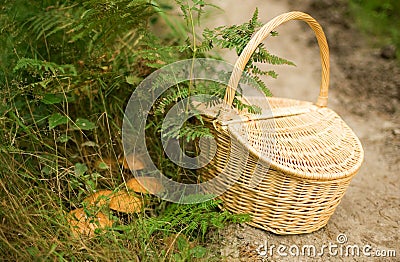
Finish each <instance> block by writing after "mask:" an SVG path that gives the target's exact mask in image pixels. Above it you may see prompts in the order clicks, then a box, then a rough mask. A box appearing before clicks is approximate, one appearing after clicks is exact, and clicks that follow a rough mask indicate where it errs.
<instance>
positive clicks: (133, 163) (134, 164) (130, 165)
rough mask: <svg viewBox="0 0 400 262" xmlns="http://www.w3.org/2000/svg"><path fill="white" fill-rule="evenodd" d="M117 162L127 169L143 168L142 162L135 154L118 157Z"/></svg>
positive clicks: (136, 169)
mask: <svg viewBox="0 0 400 262" xmlns="http://www.w3.org/2000/svg"><path fill="white" fill-rule="evenodd" d="M119 163H120V164H122V165H123V167H124V168H125V169H129V170H132V171H138V170H142V169H144V168H145V165H144V163H143V162H142V161H141V160H140V159H139V157H138V156H137V155H136V154H133V153H131V154H129V155H127V156H125V157H121V158H120V159H119Z"/></svg>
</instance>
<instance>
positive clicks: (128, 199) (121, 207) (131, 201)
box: [110, 191, 143, 213]
mask: <svg viewBox="0 0 400 262" xmlns="http://www.w3.org/2000/svg"><path fill="white" fill-rule="evenodd" d="M142 207H143V203H142V200H141V199H140V198H138V197H136V196H134V195H132V194H129V193H128V192H126V191H121V192H118V193H117V194H115V195H114V196H113V198H112V199H111V201H110V209H112V210H115V211H118V212H123V213H138V212H140V211H141V210H142Z"/></svg>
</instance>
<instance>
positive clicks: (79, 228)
mask: <svg viewBox="0 0 400 262" xmlns="http://www.w3.org/2000/svg"><path fill="white" fill-rule="evenodd" d="M67 221H68V224H69V225H70V227H71V231H72V234H73V235H74V236H75V237H79V236H81V235H84V236H88V237H92V236H94V231H95V230H96V229H97V228H105V227H111V226H112V224H113V222H112V221H111V220H110V219H109V218H108V217H107V216H106V215H105V214H103V213H102V212H98V213H97V214H96V215H95V216H93V217H92V216H87V214H86V213H85V211H84V209H83V208H78V209H75V210H72V211H71V212H69V216H68V218H67Z"/></svg>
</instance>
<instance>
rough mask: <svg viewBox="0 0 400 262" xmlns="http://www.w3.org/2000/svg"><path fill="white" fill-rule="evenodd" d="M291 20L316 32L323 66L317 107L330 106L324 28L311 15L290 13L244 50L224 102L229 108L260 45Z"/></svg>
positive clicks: (253, 38)
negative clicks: (302, 23)
mask: <svg viewBox="0 0 400 262" xmlns="http://www.w3.org/2000/svg"><path fill="white" fill-rule="evenodd" d="M290 20H301V21H304V22H306V23H307V24H308V25H309V26H310V27H311V29H312V30H313V31H314V33H315V35H316V37H317V40H318V45H319V49H320V56H321V65H322V79H321V86H320V91H319V96H318V100H317V103H316V104H317V106H319V107H326V106H327V104H328V88H329V48H328V43H327V41H326V37H325V34H324V31H323V30H322V27H321V26H320V24H318V22H317V21H316V20H315V19H314V18H312V17H311V16H310V15H308V14H306V13H303V12H297V11H294V12H289V13H284V14H281V15H279V16H277V17H275V18H274V19H272V20H271V21H269V22H268V23H267V24H265V25H264V26H263V27H262V28H261V29H260V30H259V31H258V32H257V33H256V34H255V35H254V36H253V37H252V38H251V40H250V41H249V42H248V43H247V45H246V47H245V48H244V49H243V51H242V53H241V54H240V56H239V58H238V59H237V61H236V63H235V68H234V70H233V72H232V75H231V77H230V79H229V83H228V86H227V88H226V91H225V97H224V101H225V103H226V104H228V105H229V106H231V105H232V102H233V99H234V97H235V93H236V88H237V86H238V84H239V80H240V77H241V75H242V72H243V69H244V67H245V66H246V64H247V62H248V61H249V59H250V57H251V55H252V54H253V52H254V51H255V50H256V49H257V47H258V45H259V44H260V43H261V42H262V41H263V40H264V39H265V38H267V37H268V36H269V35H270V33H271V31H273V30H274V29H275V28H276V27H278V26H279V25H281V24H283V23H286V22H288V21H290Z"/></svg>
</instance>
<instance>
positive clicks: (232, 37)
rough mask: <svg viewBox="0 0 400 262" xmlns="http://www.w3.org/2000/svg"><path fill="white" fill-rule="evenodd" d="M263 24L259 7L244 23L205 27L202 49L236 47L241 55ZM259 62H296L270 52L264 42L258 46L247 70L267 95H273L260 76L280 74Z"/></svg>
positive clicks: (288, 63) (273, 33)
mask: <svg viewBox="0 0 400 262" xmlns="http://www.w3.org/2000/svg"><path fill="white" fill-rule="evenodd" d="M261 25H262V24H261V23H260V21H259V20H258V9H256V10H255V12H254V14H253V16H252V18H251V19H250V21H249V22H247V23H244V24H242V25H232V26H221V27H217V28H215V29H213V30H210V29H205V30H204V33H203V37H204V41H203V43H202V45H200V47H201V49H200V50H206V51H209V50H210V49H211V48H214V47H221V48H228V49H234V50H235V51H236V53H237V55H240V54H241V52H242V51H243V49H244V48H245V46H246V45H247V43H248V42H249V41H250V39H251V37H252V35H253V34H254V33H255V32H256V31H257V30H258V29H259V28H260V27H261ZM271 35H272V36H277V35H278V33H277V32H272V33H271ZM257 62H260V63H268V64H272V65H294V63H293V62H291V61H289V60H286V59H284V58H280V57H278V56H275V55H272V54H270V53H269V52H268V50H267V49H266V48H265V46H264V44H262V43H261V44H260V45H259V46H258V47H257V49H256V51H255V52H254V53H253V54H252V56H251V57H250V59H249V62H248V63H247V65H246V66H245V71H246V72H248V73H249V77H250V78H252V79H253V80H254V81H255V83H257V85H255V86H257V87H259V89H260V90H261V91H262V92H263V93H264V94H266V95H267V96H271V95H272V94H271V92H270V91H269V89H268V88H267V86H266V85H265V83H264V82H263V81H261V79H260V76H262V75H265V76H270V77H273V78H277V76H278V75H277V74H276V73H275V71H273V70H268V71H265V70H262V69H260V68H259V67H258V66H257V65H256V64H255V63H257Z"/></svg>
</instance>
